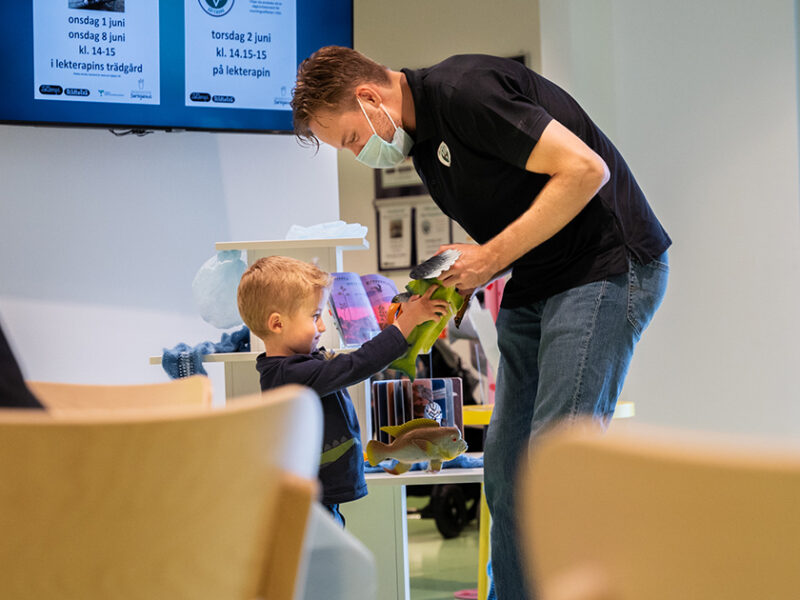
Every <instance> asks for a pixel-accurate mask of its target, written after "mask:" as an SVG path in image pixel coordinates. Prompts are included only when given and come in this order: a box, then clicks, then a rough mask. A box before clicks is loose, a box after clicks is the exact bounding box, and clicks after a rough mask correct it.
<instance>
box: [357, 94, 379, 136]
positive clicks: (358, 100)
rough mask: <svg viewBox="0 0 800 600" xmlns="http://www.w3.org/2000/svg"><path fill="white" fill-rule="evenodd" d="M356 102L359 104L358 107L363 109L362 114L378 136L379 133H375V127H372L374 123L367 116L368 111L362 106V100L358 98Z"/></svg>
mask: <svg viewBox="0 0 800 600" xmlns="http://www.w3.org/2000/svg"><path fill="white" fill-rule="evenodd" d="M356 101H357V102H358V105H359V106H360V107H361V112H362V113H364V118H365V119H366V120H367V123H369V126H370V127H371V128H372V133H374V134H375V135H378V132H377V131H375V127H374V126H373V125H372V121H370V120H369V117H368V116H367V111H365V110H364V105H363V104H361V98H359V97H358V96H356ZM381 106H383V105H381Z"/></svg>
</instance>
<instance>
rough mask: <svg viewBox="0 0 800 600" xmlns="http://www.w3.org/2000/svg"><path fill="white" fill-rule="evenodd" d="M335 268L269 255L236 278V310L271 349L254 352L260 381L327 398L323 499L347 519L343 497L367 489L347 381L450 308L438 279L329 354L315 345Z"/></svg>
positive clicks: (396, 351)
mask: <svg viewBox="0 0 800 600" xmlns="http://www.w3.org/2000/svg"><path fill="white" fill-rule="evenodd" d="M331 281H332V280H331V276H330V275H329V274H328V273H326V272H325V271H323V270H321V269H319V268H318V267H316V266H314V265H312V264H310V263H305V262H302V261H299V260H296V259H293V258H287V257H284V256H270V257H267V258H262V259H260V260H258V261H256V262H255V263H253V264H252V265H251V266H250V268H248V269H247V271H245V273H244V275H242V279H241V281H240V282H239V293H238V302H239V313H240V314H241V316H242V320H244V322H245V324H246V325H247V326H248V327H249V328H250V332H251V334H252V335H256V336H258V337H259V338H261V340H263V341H264V346H265V347H266V352H265V353H264V354H260V355H259V356H258V358H257V359H256V368H257V369H258V372H259V373H260V375H261V389H262V390H268V389H270V388H274V387H277V386H280V385H284V384H288V383H297V384H302V385H306V386H308V387H310V388H312V389H313V390H314V391H315V392H316V393H317V394H319V396H320V398H321V399H322V411H323V416H324V434H323V447H322V457H321V458H320V469H319V479H320V481H321V483H322V498H321V502H322V504H323V505H325V507H326V508H327V509H328V510H329V511H330V512H331V514H332V515H333V516H334V518H335V519H336V520H337V521H338V522H339V523H340V524H341V525H344V517H343V516H342V515H341V513H340V512H339V504H340V503H342V502H350V501H352V500H357V499H358V498H361V497H362V496H365V495H366V493H367V484H366V481H365V480H364V457H363V450H362V447H361V432H360V429H359V426H358V420H357V418H356V413H355V409H354V407H353V404H352V401H351V400H350V395H349V394H348V392H347V389H346V388H347V387H348V386H351V385H354V384H356V383H358V382H360V381H363V380H365V379H367V378H368V377H370V376H371V375H374V374H375V373H377V372H379V371H381V370H382V369H384V368H385V367H386V366H388V365H389V363H391V362H392V361H393V360H395V359H396V358H399V357H400V356H402V355H403V353H404V352H405V351H406V349H407V348H408V343H407V341H406V338H407V337H408V336H409V334H410V333H411V331H412V330H413V329H414V327H415V326H416V325H418V324H419V323H424V322H425V321H429V320H432V319H438V318H439V317H440V316H441V315H443V314H445V313H446V312H447V311H448V310H449V305H448V304H447V302H446V301H444V300H432V299H431V297H430V296H431V294H432V293H433V291H434V289H435V288H436V286H431V287H430V288H429V289H428V291H427V292H426V293H425V295H424V296H418V297H413V298H412V299H411V300H410V301H409V302H408V303H406V304H405V305H404V307H403V312H402V314H401V315H400V316H399V317H398V318H397V319H396V321H395V322H394V323H393V324H392V325H390V326H389V327H387V328H386V329H384V330H383V331H381V332H380V333H379V334H378V335H377V336H375V337H374V338H373V339H371V340H370V341H369V342H366V343H365V344H363V345H362V346H361V348H359V349H358V350H355V351H353V352H348V353H341V354H337V355H335V356H334V357H332V358H330V357H329V356H328V355H327V354H326V353H325V352H324V349H320V350H318V349H317V342H318V341H319V337H320V334H321V333H322V332H324V331H325V325H324V324H323V323H322V314H323V311H324V310H325V304H326V303H327V301H328V294H329V292H330V286H331Z"/></svg>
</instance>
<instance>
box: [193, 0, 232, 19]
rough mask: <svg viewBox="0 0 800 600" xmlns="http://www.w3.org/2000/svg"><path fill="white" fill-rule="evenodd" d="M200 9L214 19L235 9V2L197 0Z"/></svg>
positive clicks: (228, 0) (227, 0) (230, 0)
mask: <svg viewBox="0 0 800 600" xmlns="http://www.w3.org/2000/svg"><path fill="white" fill-rule="evenodd" d="M197 1H198V2H199V3H200V7H201V8H202V9H203V10H204V11H206V12H207V13H208V14H210V15H211V16H212V17H221V16H223V15H227V14H228V13H229V12H230V11H231V9H232V8H233V0H197Z"/></svg>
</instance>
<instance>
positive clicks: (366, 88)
mask: <svg viewBox="0 0 800 600" xmlns="http://www.w3.org/2000/svg"><path fill="white" fill-rule="evenodd" d="M356 96H357V97H358V99H359V100H361V102H362V104H372V105H373V106H376V107H377V106H380V105H381V102H383V96H382V95H381V93H380V91H379V90H378V88H377V87H376V86H375V85H373V84H371V83H361V84H359V85H357V86H356Z"/></svg>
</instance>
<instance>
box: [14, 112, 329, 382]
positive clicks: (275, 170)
mask: <svg viewBox="0 0 800 600" xmlns="http://www.w3.org/2000/svg"><path fill="white" fill-rule="evenodd" d="M337 185H338V184H337V174H336V155H335V153H334V152H333V151H332V150H329V149H322V150H321V151H320V153H319V155H316V156H314V154H313V152H312V151H310V150H308V149H304V148H301V147H299V146H298V145H297V143H296V142H295V139H294V137H293V136H289V135H252V134H212V133H200V132H185V133H174V134H168V133H164V132H156V133H153V134H152V135H149V136H146V137H143V138H136V137H133V136H126V137H121V138H117V137H114V136H113V135H112V134H111V133H109V132H107V131H104V130H87V129H61V128H37V127H21V126H20V127H14V126H0V258H1V260H0V319H2V322H3V326H4V328H5V329H6V332H7V333H8V335H9V336H10V337H11V339H12V343H13V345H14V347H15V349H16V350H17V353H18V355H19V357H20V360H21V363H22V366H23V369H24V371H25V374H26V376H27V377H29V378H31V379H44V380H55V381H74V382H88V383H91V382H96V383H134V382H144V381H159V380H165V379H166V378H167V377H166V374H165V373H164V372H163V371H162V370H161V368H160V367H158V366H151V365H149V364H148V362H147V361H148V357H149V356H151V355H159V354H161V352H162V350H163V348H165V347H167V348H171V347H173V346H174V345H176V344H177V343H179V342H186V343H187V344H189V345H192V346H193V345H195V344H197V343H199V342H202V341H205V340H212V341H218V340H219V339H220V336H221V334H222V331H220V330H218V329H215V328H214V327H212V326H210V325H208V324H206V323H205V322H204V321H202V319H201V318H200V317H199V315H198V311H197V309H196V307H195V305H194V300H193V297H192V293H191V282H192V279H193V277H194V275H195V273H196V272H197V269H198V268H199V267H200V265H201V264H202V263H203V262H204V261H205V260H206V259H208V258H209V257H211V256H212V255H213V254H214V252H215V250H214V243H215V242H217V241H226V240H251V239H275V238H277V239H282V238H283V237H284V235H285V234H286V231H287V229H288V228H289V227H290V226H291V225H292V224H293V223H299V224H302V225H312V224H314V223H318V222H322V221H329V220H333V219H337V218H338V193H337ZM209 374H211V375H212V379H214V380H215V381H214V384H215V395H216V396H218V397H222V395H223V391H224V387H223V384H222V382H221V377H222V371H221V368H219V367H217V366H215V365H211V367H210V369H209Z"/></svg>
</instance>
